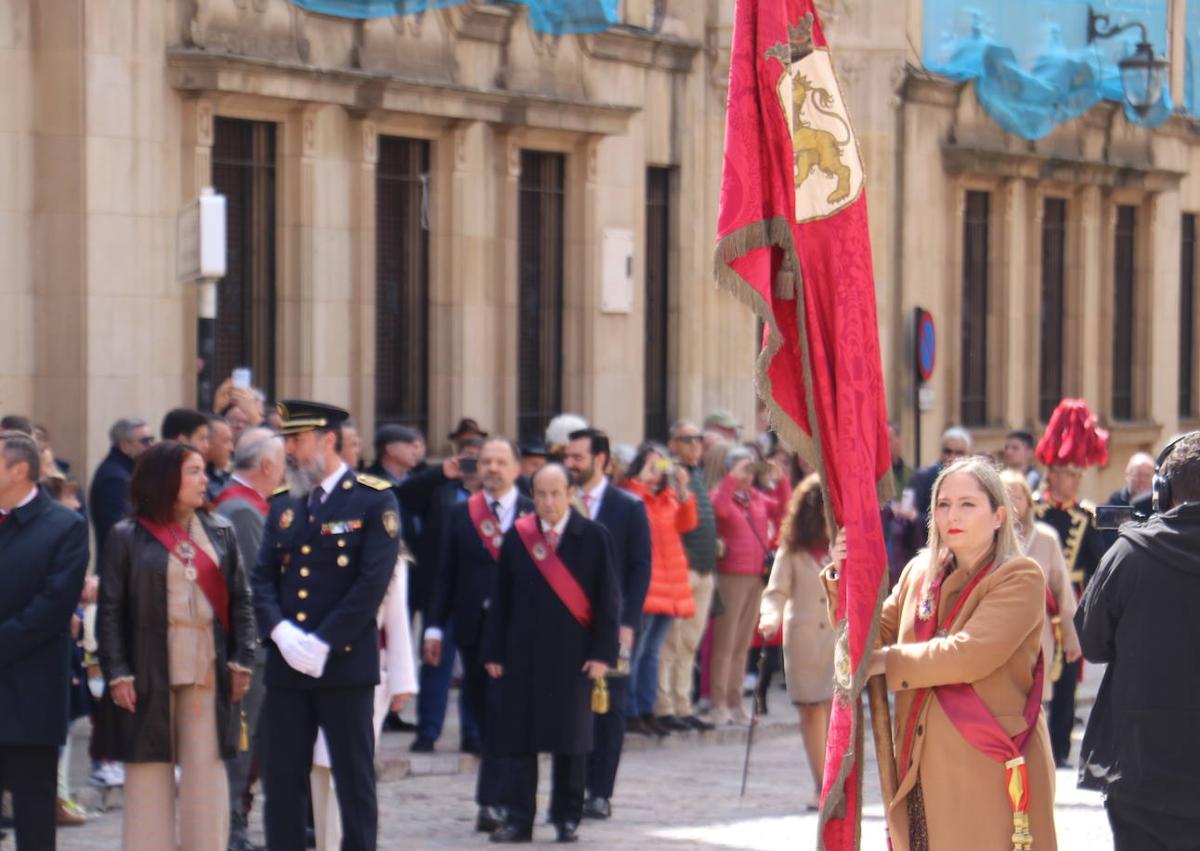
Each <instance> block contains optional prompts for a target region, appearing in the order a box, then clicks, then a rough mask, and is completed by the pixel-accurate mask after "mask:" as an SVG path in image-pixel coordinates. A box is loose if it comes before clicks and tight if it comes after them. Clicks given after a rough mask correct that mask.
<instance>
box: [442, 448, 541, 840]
mask: <svg viewBox="0 0 1200 851" xmlns="http://www.w3.org/2000/svg"><path fill="white" fill-rule="evenodd" d="M519 461H520V453H519V452H518V451H517V448H516V447H515V446H514V445H513V444H512V442H511V441H509V440H508V439H507V438H503V437H492V438H489V439H488V440H486V441H484V444H483V447H482V449H481V450H480V453H479V478H480V480H481V481H482V483H483V488H482V490H479V491H476V492H475V493H474V494H472V495H471V497H470V498H469V499H468V500H467V501H466V502H460V503H458V504H457V505H455V506H454V508H452V509H451V510H450V516H449V518H448V519H447V522H446V532H445V534H444V535H443V536H442V551H441V558H440V559H439V564H438V577H437V582H436V584H435V586H434V590H433V600H432V602H431V603H430V605H429V608H428V610H427V611H426V614H427V618H426V624H427V625H426V627H425V646H424V657H425V662H426V664H428V665H432V666H435V667H436V666H437V665H439V664H441V662H442V649H443V647H442V638H443V636H444V634H445V630H446V627H447V626H448V625H449V624H450V623H453V624H454V635H455V638H456V640H457V642H458V652H459V653H460V654H461V656H462V664H463V683H462V690H463V697H464V699H465V700H466V702H467V705H468V706H470V707H471V711H472V713H473V714H474V715H475V717H476V718H477V719H478V720H479V722H480V731H481V733H482V736H481V740H482V741H481V745H482V749H483V752H482V762H481V763H480V766H479V780H478V784H477V786H476V789H475V800H476V803H478V804H479V816H478V818H477V820H476V825H475V826H476V829H478V830H481V831H485V832H490V831H493V830H496V829H497V828H499V827H500V823H501V821H502V819H503V812H502V811H501V809H500V807H501V804H502V800H501V797H502V792H503V788H504V782H505V775H504V760H503V758H502V757H500V755H499V753H498V752H497V748H496V715H495V713H496V710H497V708H498V707H497V697H498V691H499V690H498V688H497V687H496V686H495V685H494V684H489V683H488V676H487V673H486V672H485V671H484V670H483V662H482V660H481V658H480V646H479V645H480V641H481V639H482V637H483V622H484V616H485V615H486V613H487V611H488V608H489V607H490V606H491V603H492V600H493V598H494V597H495V595H496V559H497V558H498V557H499V554H500V544H501V542H502V541H503V539H504V534H505V533H506V532H508V530H509V529H511V528H512V525H513V523H514V522H515V521H516V520H517V518H518V517H523V516H524V515H526V514H529V513H530V512H532V511H533V502H532V500H530V499H528V498H527V497H525V496H523V495H522V494H521V493H520V492H519V491H518V490H517V488H516V487H515V482H516V478H517V473H518V467H517V464H518V463H519Z"/></svg>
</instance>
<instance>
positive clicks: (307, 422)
mask: <svg viewBox="0 0 1200 851" xmlns="http://www.w3.org/2000/svg"><path fill="white" fill-rule="evenodd" d="M275 409H276V410H277V411H279V416H280V418H281V419H282V420H283V425H281V426H280V427H279V433H280V434H282V435H289V434H301V433H302V432H306V431H312V430H313V429H315V428H323V429H331V428H337V427H338V426H340V425H341V424H342V423H344V422H345V421H346V420H348V419H350V413H349V411H344V410H342V409H341V408H336V407H334V406H333V405H323V404H321V403H320V402H309V401H306V400H304V399H284V400H283V401H282V402H280V403H278V404H277V405H276V406H275Z"/></svg>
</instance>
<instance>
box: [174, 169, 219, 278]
mask: <svg viewBox="0 0 1200 851" xmlns="http://www.w3.org/2000/svg"><path fill="white" fill-rule="evenodd" d="M176 225H177V236H178V239H177V240H176V244H175V251H176V256H175V274H176V277H177V278H178V279H179V280H180V281H181V282H183V283H193V282H195V281H214V280H216V279H217V278H223V277H225V196H224V195H218V194H216V192H214V191H213V188H212V187H211V186H206V187H204V189H201V190H200V197H199V198H197V199H196V200H195V201H192V202H191V203H190V204H187V205H186V206H184V207H183V208H182V209H181V210H180V211H179V216H178V217H177V219H176Z"/></svg>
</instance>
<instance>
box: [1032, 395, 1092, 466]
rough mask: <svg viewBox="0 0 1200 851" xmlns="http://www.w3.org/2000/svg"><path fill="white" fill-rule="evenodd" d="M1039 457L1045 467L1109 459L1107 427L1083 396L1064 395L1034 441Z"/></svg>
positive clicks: (1086, 464)
mask: <svg viewBox="0 0 1200 851" xmlns="http://www.w3.org/2000/svg"><path fill="white" fill-rule="evenodd" d="M1037 457H1038V460H1039V461H1041V462H1042V463H1043V464H1045V465H1046V466H1047V467H1050V466H1053V465H1056V464H1057V465H1061V466H1064V467H1079V468H1081V469H1082V468H1085V467H1091V466H1093V465H1104V464H1107V463H1108V431H1106V430H1105V429H1102V428H1100V427H1099V426H1098V425H1096V417H1095V416H1093V415H1092V412H1091V411H1090V410H1089V409H1088V406H1087V402H1085V401H1083V400H1082V399H1063V400H1062V401H1061V402H1059V403H1058V407H1057V408H1055V409H1054V413H1053V414H1051V415H1050V422H1048V423H1047V424H1046V431H1045V433H1044V434H1043V435H1042V439H1041V441H1040V442H1039V443H1038V445H1037Z"/></svg>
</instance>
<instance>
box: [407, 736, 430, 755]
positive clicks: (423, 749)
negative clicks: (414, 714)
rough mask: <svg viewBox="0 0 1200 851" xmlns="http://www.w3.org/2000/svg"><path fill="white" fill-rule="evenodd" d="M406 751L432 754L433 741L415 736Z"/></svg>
mask: <svg viewBox="0 0 1200 851" xmlns="http://www.w3.org/2000/svg"><path fill="white" fill-rule="evenodd" d="M408 749H409V750H410V751H412V752H413V753H433V739H431V738H429V737H428V736H417V737H416V738H415V739H413V743H412V744H411V745H409V746H408Z"/></svg>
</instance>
